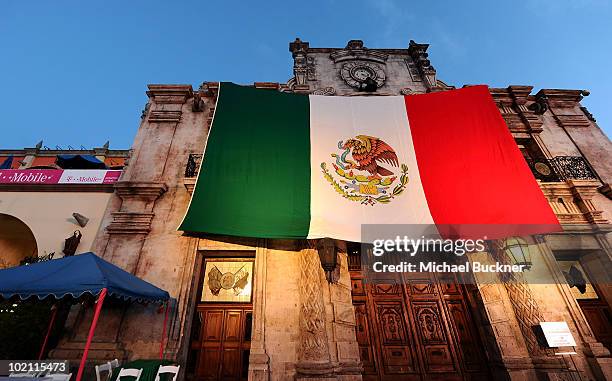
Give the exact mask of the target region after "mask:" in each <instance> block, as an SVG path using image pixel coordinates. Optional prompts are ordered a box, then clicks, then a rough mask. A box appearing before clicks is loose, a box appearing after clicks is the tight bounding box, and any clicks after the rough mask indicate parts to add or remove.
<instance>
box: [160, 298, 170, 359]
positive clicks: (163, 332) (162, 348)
mask: <svg viewBox="0 0 612 381" xmlns="http://www.w3.org/2000/svg"><path fill="white" fill-rule="evenodd" d="M169 307H170V301H167V302H166V316H164V328H163V330H162V337H161V343H160V344H159V359H160V360H163V359H164V339H165V338H166V325H167V324H168V308H169Z"/></svg>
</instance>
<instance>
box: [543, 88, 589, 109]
mask: <svg viewBox="0 0 612 381" xmlns="http://www.w3.org/2000/svg"><path fill="white" fill-rule="evenodd" d="M585 95H588V92H587V91H584V90H560V89H542V90H540V91H538V93H537V94H536V95H535V96H536V98H540V97H544V99H546V102H547V103H548V106H550V107H559V108H572V107H575V106H576V105H578V104H579V103H580V101H581V100H582V98H583V96H585Z"/></svg>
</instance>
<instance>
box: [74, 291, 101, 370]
mask: <svg viewBox="0 0 612 381" xmlns="http://www.w3.org/2000/svg"><path fill="white" fill-rule="evenodd" d="M105 297H106V288H103V289H102V291H101V292H100V296H98V300H97V301H96V311H95V312H94V316H93V320H92V322H91V327H89V335H88V336H87V342H86V343H85V349H84V350H83V357H81V364H80V365H79V372H78V373H77V377H76V381H81V377H83V370H84V369H85V361H86V360H87V353H88V352H89V346H90V345H91V340H92V339H93V335H94V331H95V330H96V325H97V324H98V318H99V317H100V310H102V303H104V298H105Z"/></svg>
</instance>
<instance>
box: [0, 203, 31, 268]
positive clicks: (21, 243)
mask: <svg viewBox="0 0 612 381" xmlns="http://www.w3.org/2000/svg"><path fill="white" fill-rule="evenodd" d="M30 256H38V246H37V244H36V238H34V234H33V233H32V230H30V228H29V227H28V225H26V224H25V223H24V222H23V221H22V220H20V219H19V218H17V217H14V216H11V215H8V214H3V213H0V269H3V268H8V267H13V266H18V265H19V263H20V262H21V261H22V260H23V259H24V258H26V257H30Z"/></svg>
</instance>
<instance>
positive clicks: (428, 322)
mask: <svg viewBox="0 0 612 381" xmlns="http://www.w3.org/2000/svg"><path fill="white" fill-rule="evenodd" d="M417 321H418V324H419V330H420V331H421V334H422V336H423V343H425V344H433V343H441V342H444V341H445V340H444V334H443V333H442V329H441V326H440V318H439V316H438V312H437V311H436V310H435V309H434V308H431V307H418V309H417Z"/></svg>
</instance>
